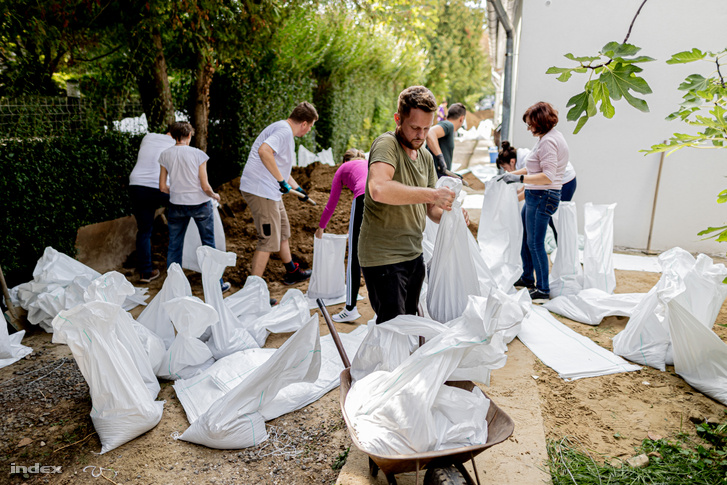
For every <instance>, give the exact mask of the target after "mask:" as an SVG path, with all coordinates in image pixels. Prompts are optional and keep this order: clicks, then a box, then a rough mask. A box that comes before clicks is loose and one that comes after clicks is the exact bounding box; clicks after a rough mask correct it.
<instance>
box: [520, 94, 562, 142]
mask: <svg viewBox="0 0 727 485" xmlns="http://www.w3.org/2000/svg"><path fill="white" fill-rule="evenodd" d="M528 119H530V126H532V127H533V134H534V135H545V134H546V133H548V132H549V131H550V130H552V129H553V127H554V126H555V125H557V124H558V111H557V110H556V109H555V108H553V105H552V104H550V103H546V102H544V101H540V102H538V103H535V104H534V105H532V106H531V107H529V108H528V109H526V110H525V114H523V121H524V122H525V123H527V122H528Z"/></svg>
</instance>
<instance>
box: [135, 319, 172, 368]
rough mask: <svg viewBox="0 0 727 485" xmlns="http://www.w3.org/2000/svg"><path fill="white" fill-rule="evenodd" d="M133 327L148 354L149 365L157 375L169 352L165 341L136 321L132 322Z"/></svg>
mask: <svg viewBox="0 0 727 485" xmlns="http://www.w3.org/2000/svg"><path fill="white" fill-rule="evenodd" d="M131 326H132V327H133V328H134V331H135V332H136V335H137V336H138V337H139V342H141V348H142V349H144V352H146V356H147V357H148V358H149V364H150V365H151V368H152V369H153V370H154V374H155V375H156V372H157V369H159V366H160V365H161V363H162V361H163V360H164V354H166V352H167V347H166V346H165V345H164V340H162V338H161V337H160V336H159V335H157V334H155V333H154V332H152V331H151V330H149V329H148V328H146V327H145V326H144V325H142V324H141V323H139V322H137V321H136V320H134V319H132V321H131Z"/></svg>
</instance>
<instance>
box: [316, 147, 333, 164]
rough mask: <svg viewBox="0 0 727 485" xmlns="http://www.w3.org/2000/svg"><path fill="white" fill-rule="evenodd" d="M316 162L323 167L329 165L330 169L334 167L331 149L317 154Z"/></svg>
mask: <svg viewBox="0 0 727 485" xmlns="http://www.w3.org/2000/svg"><path fill="white" fill-rule="evenodd" d="M316 160H318V161H319V162H321V163H322V164H324V165H329V166H331V167H335V166H336V162H334V161H333V148H326V149H325V150H323V151H320V152H318V153H317V154H316Z"/></svg>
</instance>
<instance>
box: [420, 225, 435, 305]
mask: <svg viewBox="0 0 727 485" xmlns="http://www.w3.org/2000/svg"><path fill="white" fill-rule="evenodd" d="M438 231H439V224H437V223H436V222H434V221H433V220H431V219H430V218H428V217H427V218H426V224H425V225H424V232H423V233H422V257H423V259H424V264H426V265H428V264H429V261H431V260H432V255H433V254H434V244H435V243H436V241H437V232H438ZM425 306H426V305H425Z"/></svg>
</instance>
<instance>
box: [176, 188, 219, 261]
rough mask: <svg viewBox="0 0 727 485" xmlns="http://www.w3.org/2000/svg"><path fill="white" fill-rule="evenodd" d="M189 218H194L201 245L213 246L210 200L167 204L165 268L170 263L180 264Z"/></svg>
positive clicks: (213, 232) (212, 219)
mask: <svg viewBox="0 0 727 485" xmlns="http://www.w3.org/2000/svg"><path fill="white" fill-rule="evenodd" d="M190 219H194V223H195V224H196V225H197V229H198V230H199V237H200V239H201V240H202V245H203V246H210V247H212V248H213V247H215V226H214V221H215V219H214V215H213V212H212V201H207V202H205V203H204V204H199V205H176V204H169V211H168V213H167V223H168V224H169V249H168V250H167V268H168V267H169V266H170V265H171V264H172V263H178V264H179V265H180V266H181V265H182V250H183V249H184V235H185V234H186V233H187V226H189V220H190Z"/></svg>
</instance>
